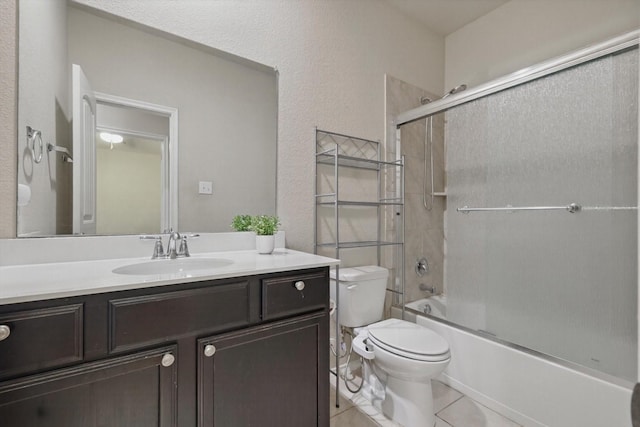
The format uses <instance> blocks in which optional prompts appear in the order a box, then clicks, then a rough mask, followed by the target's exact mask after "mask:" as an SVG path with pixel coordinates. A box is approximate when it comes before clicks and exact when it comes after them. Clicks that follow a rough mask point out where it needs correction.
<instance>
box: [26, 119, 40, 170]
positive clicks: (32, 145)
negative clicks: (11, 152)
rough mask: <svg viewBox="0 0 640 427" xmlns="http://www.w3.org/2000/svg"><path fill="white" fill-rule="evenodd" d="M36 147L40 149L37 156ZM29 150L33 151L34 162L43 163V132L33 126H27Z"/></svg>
mask: <svg viewBox="0 0 640 427" xmlns="http://www.w3.org/2000/svg"><path fill="white" fill-rule="evenodd" d="M36 146H37V147H38V153H37V154H36ZM27 148H28V149H29V150H31V156H32V157H33V161H34V162H36V163H40V162H41V161H42V153H43V152H44V145H43V143H42V132H40V131H39V130H37V129H34V128H32V127H31V126H27Z"/></svg>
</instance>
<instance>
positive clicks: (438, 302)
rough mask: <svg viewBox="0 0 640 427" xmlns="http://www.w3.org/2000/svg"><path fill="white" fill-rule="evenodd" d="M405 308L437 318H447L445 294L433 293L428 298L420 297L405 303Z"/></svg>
mask: <svg viewBox="0 0 640 427" xmlns="http://www.w3.org/2000/svg"><path fill="white" fill-rule="evenodd" d="M406 307H407V308H410V309H412V310H415V311H417V312H418V313H420V314H426V315H430V316H434V317H437V318H439V319H446V318H447V297H446V296H445V295H434V296H432V297H430V298H422V299H419V300H417V301H413V302H409V303H407V304H406Z"/></svg>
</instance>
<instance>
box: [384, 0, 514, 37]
mask: <svg viewBox="0 0 640 427" xmlns="http://www.w3.org/2000/svg"><path fill="white" fill-rule="evenodd" d="M387 1H388V2H389V3H391V4H392V5H394V6H395V7H397V8H398V9H400V10H401V11H402V12H404V13H405V14H407V15H409V16H412V17H414V18H416V19H417V20H418V21H420V22H422V23H423V24H424V25H426V26H427V27H428V28H429V29H431V30H432V31H433V32H435V33H437V34H440V35H442V36H446V35H448V34H451V33H453V32H454V31H456V30H458V29H460V28H462V27H464V26H465V25H467V24H468V23H470V22H472V21H474V20H476V19H478V18H479V17H481V16H482V15H486V14H487V13H489V12H491V11H492V10H493V9H496V8H498V7H500V6H502V5H503V4H505V3H507V2H508V1H509V0H387Z"/></svg>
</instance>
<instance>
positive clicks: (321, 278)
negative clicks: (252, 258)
mask: <svg viewBox="0 0 640 427" xmlns="http://www.w3.org/2000/svg"><path fill="white" fill-rule="evenodd" d="M299 288H301V289H299ZM328 303H329V280H328V278H327V275H326V273H325V272H324V271H320V272H318V273H311V274H300V275H292V276H286V277H275V278H271V279H264V280H263V281H262V318H263V319H264V320H270V319H275V318H279V317H284V316H289V315H292V314H298V313H304V312H307V311H311V310H315V309H319V308H322V307H327V305H328Z"/></svg>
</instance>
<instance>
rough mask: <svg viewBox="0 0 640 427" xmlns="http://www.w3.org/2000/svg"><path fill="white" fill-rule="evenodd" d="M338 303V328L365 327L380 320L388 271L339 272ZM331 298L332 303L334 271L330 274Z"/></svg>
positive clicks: (372, 267)
mask: <svg viewBox="0 0 640 427" xmlns="http://www.w3.org/2000/svg"><path fill="white" fill-rule="evenodd" d="M338 271H339V275H340V277H339V286H338V288H339V292H340V295H339V297H340V299H339V301H338V316H339V319H338V320H339V323H340V324H341V325H342V326H347V327H357V326H365V325H368V324H371V323H374V322H377V321H379V320H382V317H383V310H384V297H385V291H386V289H387V278H388V277H389V270H387V269H386V268H384V267H378V266H377V265H366V266H362V267H350V268H340V269H339V270H338ZM330 277H331V287H330V293H331V298H332V299H333V300H334V301H336V270H335V269H334V270H331V272H330Z"/></svg>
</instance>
